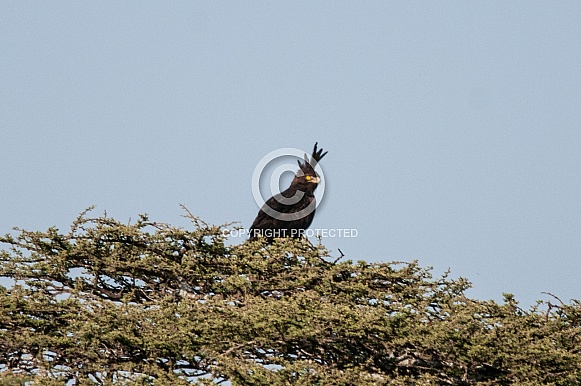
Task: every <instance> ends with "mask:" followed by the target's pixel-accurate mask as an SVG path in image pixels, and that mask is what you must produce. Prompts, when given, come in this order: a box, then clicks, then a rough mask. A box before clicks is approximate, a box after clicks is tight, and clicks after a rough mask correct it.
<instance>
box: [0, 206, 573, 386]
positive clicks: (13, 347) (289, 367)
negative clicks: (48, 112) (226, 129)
mask: <svg viewBox="0 0 581 386" xmlns="http://www.w3.org/2000/svg"><path fill="white" fill-rule="evenodd" d="M89 213H90V212H89V211H85V212H83V213H81V215H80V216H79V217H78V218H77V219H76V220H75V221H74V222H73V224H72V226H71V228H70V230H69V231H68V232H61V231H59V230H58V229H56V228H49V229H48V230H47V231H45V232H39V231H26V230H17V233H18V234H17V235H16V236H14V235H6V236H4V237H0V242H2V243H4V245H6V248H5V249H3V250H1V251H0V276H2V277H7V278H10V279H12V280H13V281H14V283H15V284H14V285H13V286H9V287H8V288H5V287H1V286H0V377H2V379H3V382H4V383H5V384H15V385H16V384H22V383H23V382H26V381H31V382H34V383H33V384H40V385H53V384H54V385H57V384H58V385H62V384H63V383H64V382H68V384H76V385H95V384H99V385H110V384H130V385H146V384H153V385H188V384H198V385H210V384H216V383H223V382H227V381H229V382H230V384H232V385H289V384H296V385H331V384H335V385H382V384H394V385H476V384H478V385H509V384H521V385H526V384H529V385H536V384H553V385H574V384H581V304H580V303H579V301H575V300H573V301H571V302H570V303H568V304H565V303H562V302H559V301H558V299H556V300H557V301H556V303H557V304H553V302H538V304H537V305H535V306H534V307H532V308H531V309H530V310H523V309H521V308H520V307H519V305H518V303H517V301H516V300H515V299H514V298H513V297H512V296H511V295H505V300H504V302H503V303H502V304H499V303H497V302H494V301H482V300H476V299H470V298H468V297H467V296H466V295H465V291H466V290H467V289H468V288H469V287H470V283H469V282H468V281H467V280H465V279H462V278H460V279H451V278H449V277H448V275H446V274H445V275H443V276H442V277H436V278H434V277H433V276H432V274H431V272H430V270H429V269H425V268H422V267H420V266H419V265H418V264H417V262H411V263H397V262H392V263H368V262H365V261H357V262H354V261H351V260H341V259H334V258H332V257H331V256H330V254H329V251H327V250H326V249H325V248H324V247H323V246H321V245H317V246H313V245H312V244H311V243H309V242H308V241H306V240H304V239H298V240H296V239H280V240H277V241H276V242H274V243H273V244H272V245H267V244H266V243H264V242H263V241H261V240H258V241H253V242H245V243H242V244H240V245H233V246H228V245H226V244H225V236H224V230H225V229H228V227H229V225H226V226H213V225H209V224H206V223H205V222H203V221H201V220H200V219H198V218H197V217H195V216H193V215H192V214H191V213H189V212H188V211H187V210H186V217H187V218H189V220H191V224H192V227H191V228H192V229H184V228H181V227H174V226H171V225H168V224H163V223H158V222H153V221H150V220H149V219H148V217H147V216H146V215H142V216H140V217H139V219H138V220H137V221H135V222H134V223H122V222H120V221H117V220H115V219H112V218H110V217H107V216H106V215H103V216H100V217H90V216H89ZM363 257H365V256H362V258H363ZM10 382H11V383H10ZM27 384H28V383H27Z"/></svg>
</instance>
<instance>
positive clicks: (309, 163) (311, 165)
mask: <svg viewBox="0 0 581 386" xmlns="http://www.w3.org/2000/svg"><path fill="white" fill-rule="evenodd" d="M317 144H318V142H315V147H313V154H312V155H311V159H310V160H309V156H307V154H306V153H305V156H304V160H305V162H304V163H301V161H297V162H298V163H299V167H300V168H301V170H302V172H303V173H304V174H307V175H315V174H316V173H315V167H316V166H317V163H318V162H319V161H320V160H321V159H322V158H323V157H324V156H325V154H327V153H328V152H324V153H323V149H319V150H317Z"/></svg>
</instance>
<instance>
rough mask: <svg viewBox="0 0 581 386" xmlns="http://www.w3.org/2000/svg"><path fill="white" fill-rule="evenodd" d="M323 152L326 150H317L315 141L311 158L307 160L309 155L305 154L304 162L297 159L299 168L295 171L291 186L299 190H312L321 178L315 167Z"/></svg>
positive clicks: (323, 154)
mask: <svg viewBox="0 0 581 386" xmlns="http://www.w3.org/2000/svg"><path fill="white" fill-rule="evenodd" d="M325 154H327V152H324V153H323V149H320V150H317V143H315V147H314V148H313V154H312V155H311V159H310V160H309V157H308V156H307V155H306V154H305V157H304V161H305V162H303V163H301V161H298V163H299V170H298V171H297V173H296V175H295V178H294V179H293V181H292V183H291V186H296V187H298V188H300V189H301V190H306V191H311V192H312V191H314V190H315V189H316V188H317V185H318V184H319V182H321V178H320V177H319V175H318V174H317V172H316V171H315V167H316V166H317V163H318V162H319V161H320V160H321V158H323V157H324V156H325Z"/></svg>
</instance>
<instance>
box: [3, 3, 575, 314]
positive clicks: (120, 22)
mask: <svg viewBox="0 0 581 386" xmlns="http://www.w3.org/2000/svg"><path fill="white" fill-rule="evenodd" d="M580 20H581V3H579V2H576V1H575V2H573V1H571V2H544V1H515V2H509V3H507V2H504V1H488V2H478V3H475V2H465V1H455V2H432V3H426V2H419V1H400V2H387V1H367V2H344V1H325V2H313V1H293V2H272V1H268V2H267V1H264V2H235V1H229V2H220V1H205V2H192V1H173V2H166V1H158V2H153V1H148V2H143V1H126V2H119V1H100V2H89V1H55V2H38V1H22V0H18V1H0V130H1V136H0V138H1V141H0V161H1V163H2V173H0V198H1V199H0V233H6V232H9V231H10V229H11V228H12V227H13V226H19V227H22V228H26V229H31V230H44V229H46V228H47V227H49V226H51V225H56V226H58V227H59V228H61V229H65V228H66V227H67V226H68V225H69V224H70V223H71V221H72V220H73V219H74V218H75V216H76V214H77V213H78V212H80V211H82V210H83V209H84V208H86V207H88V206H90V205H97V213H102V212H103V211H105V210H106V211H107V212H108V214H110V215H112V216H114V217H117V218H119V219H128V218H129V217H132V218H136V217H137V214H138V213H149V214H150V216H151V218H152V219H155V220H158V221H165V222H169V223H172V224H178V225H185V224H186V223H185V221H184V220H183V219H182V218H180V214H181V210H180V208H179V206H178V204H179V203H183V204H185V205H186V206H188V207H189V209H190V210H191V211H192V212H193V213H195V214H197V215H199V216H201V217H202V218H203V219H205V220H206V221H209V222H212V223H216V224H221V223H225V222H230V221H240V222H241V223H242V225H244V226H249V225H250V224H251V223H252V220H253V219H254V216H255V215H256V213H257V211H258V208H257V206H256V204H255V203H254V200H253V198H252V192H251V189H250V180H251V176H252V172H253V170H254V167H255V165H256V163H257V162H258V161H259V160H260V159H261V157H262V156H264V155H265V154H266V153H268V152H270V151H272V150H275V149H277V148H281V147H294V148H299V149H305V150H310V149H311V148H312V145H313V143H314V142H315V141H319V144H320V145H321V146H322V147H323V148H325V149H326V150H329V154H328V155H327V156H326V157H325V158H324V160H323V161H322V163H321V165H322V167H323V168H324V171H325V176H326V177H327V180H326V181H327V190H326V192H325V198H324V202H323V203H322V204H321V206H320V207H319V210H318V211H317V215H316V217H315V221H314V223H313V227H316V228H356V229H357V230H358V237H357V238H353V239H337V238H335V239H328V240H325V243H326V244H327V245H328V246H329V247H331V248H333V249H336V248H337V247H338V248H341V250H342V251H343V252H344V253H345V255H346V256H347V258H350V259H353V260H360V259H363V260H367V261H390V260H406V261H409V260H413V259H418V260H419V261H420V263H421V264H422V265H423V266H428V265H431V266H433V267H434V271H435V274H441V273H442V272H443V271H445V270H446V269H447V268H448V267H449V268H450V269H451V270H452V275H453V276H459V275H460V276H464V277H467V278H468V279H469V280H471V281H472V282H473V283H474V287H475V288H474V289H473V290H471V291H470V292H469V294H470V295H471V296H474V297H478V298H481V299H489V298H492V299H496V300H498V299H500V298H501V294H502V292H511V293H514V294H516V296H517V298H518V299H519V300H521V301H522V302H523V304H524V305H530V304H532V303H533V302H534V300H535V299H540V298H544V299H546V296H544V295H542V294H541V292H542V291H550V292H553V293H555V294H556V295H558V296H560V297H561V298H562V299H569V298H578V299H579V298H581V281H580V280H579V272H581V179H580V178H579V176H580V172H581V128H580V122H581V22H580Z"/></svg>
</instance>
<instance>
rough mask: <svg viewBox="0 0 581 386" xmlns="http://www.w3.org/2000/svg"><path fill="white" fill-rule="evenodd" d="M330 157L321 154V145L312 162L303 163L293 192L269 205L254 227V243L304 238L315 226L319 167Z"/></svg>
mask: <svg viewBox="0 0 581 386" xmlns="http://www.w3.org/2000/svg"><path fill="white" fill-rule="evenodd" d="M325 154H327V152H324V153H323V149H320V150H317V143H315V147H314V148H313V154H312V155H311V159H310V160H309V159H308V157H307V155H306V154H305V160H304V161H305V162H304V163H301V161H298V163H299V170H298V171H297V173H296V174H295V177H294V178H293V180H292V182H291V184H290V186H289V188H288V189H287V190H285V191H283V192H282V193H279V194H277V195H275V196H273V197H271V198H269V199H268V201H266V203H265V204H264V205H263V206H262V208H261V209H260V211H259V212H258V215H257V216H256V219H255V220H254V222H253V223H252V226H251V227H250V238H249V240H250V241H253V240H257V239H258V237H259V236H262V237H265V238H266V239H267V241H268V242H269V243H271V242H272V241H273V239H275V238H277V237H300V236H302V235H303V233H304V230H305V229H307V228H308V227H309V225H311V223H312V222H313V218H314V217H315V207H316V201H315V194H314V192H315V189H317V186H318V184H319V182H320V181H321V179H320V177H319V175H318V174H317V172H315V167H316V166H317V163H318V162H319V161H320V160H321V158H323V157H324V156H325Z"/></svg>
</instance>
